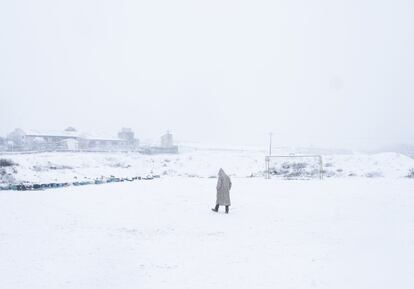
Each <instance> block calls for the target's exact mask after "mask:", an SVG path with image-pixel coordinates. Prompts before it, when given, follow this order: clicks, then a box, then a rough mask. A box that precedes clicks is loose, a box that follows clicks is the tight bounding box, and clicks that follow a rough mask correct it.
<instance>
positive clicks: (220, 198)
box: [216, 169, 231, 206]
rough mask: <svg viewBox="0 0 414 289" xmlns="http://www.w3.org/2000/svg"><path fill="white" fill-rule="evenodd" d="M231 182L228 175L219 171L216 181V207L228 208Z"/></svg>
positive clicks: (221, 170)
mask: <svg viewBox="0 0 414 289" xmlns="http://www.w3.org/2000/svg"><path fill="white" fill-rule="evenodd" d="M230 189H231V180H230V177H229V176H228V175H226V173H225V172H224V171H223V169H220V171H219V174H218V180H217V200H216V205H220V206H230V205H231V203H230Z"/></svg>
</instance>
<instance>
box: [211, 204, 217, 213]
mask: <svg viewBox="0 0 414 289" xmlns="http://www.w3.org/2000/svg"><path fill="white" fill-rule="evenodd" d="M218 209H219V205H216V207H215V208H214V209H211V210H212V211H213V212H216V213H217V212H218Z"/></svg>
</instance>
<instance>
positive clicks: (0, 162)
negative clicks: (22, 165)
mask: <svg viewBox="0 0 414 289" xmlns="http://www.w3.org/2000/svg"><path fill="white" fill-rule="evenodd" d="M15 165H16V164H15V163H14V162H13V161H12V160H8V159H0V167H11V166H15Z"/></svg>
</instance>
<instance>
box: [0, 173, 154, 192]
mask: <svg viewBox="0 0 414 289" xmlns="http://www.w3.org/2000/svg"><path fill="white" fill-rule="evenodd" d="M159 177H160V176H159V175H148V176H144V177H140V176H138V177H132V178H118V177H115V176H110V177H109V178H105V177H101V178H97V179H94V180H83V181H76V182H65V183H58V182H52V183H41V184H32V183H21V184H3V185H2V184H0V190H14V191H31V190H45V189H52V188H63V187H69V186H85V185H100V184H106V183H119V182H133V181H137V180H153V179H155V178H159Z"/></svg>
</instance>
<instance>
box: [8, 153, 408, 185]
mask: <svg viewBox="0 0 414 289" xmlns="http://www.w3.org/2000/svg"><path fill="white" fill-rule="evenodd" d="M276 153H278V154H286V155H287V154H288V152H283V151H280V152H276ZM265 154H266V153H265V152H264V151H261V150H257V149H256V150H255V149H207V148H187V149H184V150H183V151H182V153H180V154H178V155H142V154H139V153H76V152H73V153H70V152H66V153H65V152H61V153H58V152H55V153H34V154H3V155H2V154H0V159H8V160H11V161H12V162H13V163H14V164H15V165H14V166H12V167H3V168H1V167H0V184H1V183H21V182H31V183H42V182H73V181H79V180H85V179H86V180H90V179H92V180H93V179H95V178H100V177H106V178H107V177H110V176H111V175H113V176H115V177H122V178H123V177H134V176H145V175H148V174H157V175H160V176H186V177H201V178H208V177H212V176H216V174H217V171H218V169H219V168H220V167H223V168H224V169H225V170H226V171H227V172H228V173H229V174H230V175H231V176H237V177H250V176H258V177H263V175H264V170H265ZM272 161H273V160H272ZM278 161H280V162H279V163H278V165H279V166H283V165H284V162H286V161H288V160H287V159H285V160H279V159H278ZM297 161H298V162H302V163H303V162H305V160H304V159H303V160H297ZM309 161H310V162H312V161H313V163H310V164H309V167H312V165H313V166H314V165H315V164H316V163H315V161H317V160H315V159H314V160H309V159H306V162H309ZM323 163H324V167H323V170H324V171H325V176H326V177H334V178H337V177H339V178H353V177H369V178H375V177H386V178H403V177H406V176H408V175H410V174H412V177H413V178H414V159H412V158H410V157H408V156H405V155H402V154H398V153H392V152H390V153H379V154H344V155H325V156H323ZM275 165H276V164H275ZM410 170H411V172H410Z"/></svg>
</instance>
